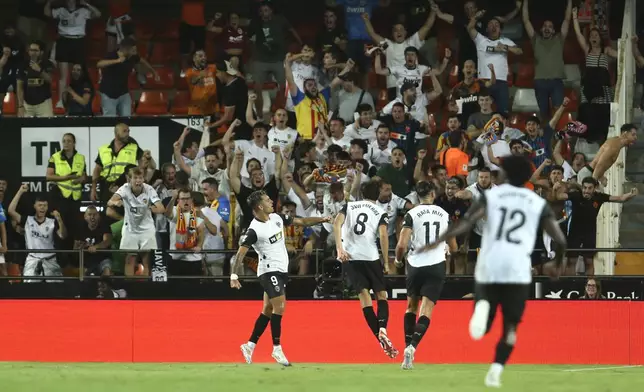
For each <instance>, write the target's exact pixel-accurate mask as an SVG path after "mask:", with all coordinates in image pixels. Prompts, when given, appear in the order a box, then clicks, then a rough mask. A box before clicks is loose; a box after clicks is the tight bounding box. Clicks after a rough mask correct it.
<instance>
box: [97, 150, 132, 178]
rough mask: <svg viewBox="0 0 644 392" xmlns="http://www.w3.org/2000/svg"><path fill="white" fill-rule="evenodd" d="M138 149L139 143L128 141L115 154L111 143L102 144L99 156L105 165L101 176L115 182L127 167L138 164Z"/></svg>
mask: <svg viewBox="0 0 644 392" xmlns="http://www.w3.org/2000/svg"><path fill="white" fill-rule="evenodd" d="M138 151H139V145H138V144H136V143H128V144H127V145H126V146H124V147H123V148H121V150H120V151H119V152H118V154H117V155H116V156H115V155H114V151H113V150H112V147H111V145H110V144H106V145H104V146H101V148H99V149H98V156H99V157H100V158H101V164H102V166H103V170H101V178H103V179H104V180H105V181H107V182H115V181H116V180H117V179H118V178H119V177H121V175H122V174H123V173H124V172H125V168H126V167H127V166H128V165H138V160H137V159H136V153H137V152H138Z"/></svg>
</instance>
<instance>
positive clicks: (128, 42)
mask: <svg viewBox="0 0 644 392" xmlns="http://www.w3.org/2000/svg"><path fill="white" fill-rule="evenodd" d="M135 46H136V41H134V39H133V38H130V37H125V38H123V40H122V41H121V43H120V44H119V47H120V48H128V49H129V48H133V47H135Z"/></svg>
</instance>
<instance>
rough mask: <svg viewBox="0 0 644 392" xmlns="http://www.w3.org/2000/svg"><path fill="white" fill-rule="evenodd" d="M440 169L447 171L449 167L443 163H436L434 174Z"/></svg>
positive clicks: (433, 168) (433, 167) (433, 169)
mask: <svg viewBox="0 0 644 392" xmlns="http://www.w3.org/2000/svg"><path fill="white" fill-rule="evenodd" d="M439 170H445V171H447V168H446V167H445V166H443V165H434V166H432V174H436V173H438V171H439Z"/></svg>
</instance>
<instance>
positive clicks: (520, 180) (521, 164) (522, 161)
mask: <svg viewBox="0 0 644 392" xmlns="http://www.w3.org/2000/svg"><path fill="white" fill-rule="evenodd" d="M501 168H502V169H503V171H504V172H505V176H506V178H507V180H508V182H509V183H510V185H513V186H523V185H524V184H525V183H526V182H527V181H528V180H529V179H530V177H531V176H532V166H531V165H530V161H528V159H527V158H525V157H519V156H515V155H509V156H507V157H504V158H503V160H502V161H501ZM486 169H487V168H486ZM481 171H483V169H481V170H479V172H481ZM488 171H490V169H488Z"/></svg>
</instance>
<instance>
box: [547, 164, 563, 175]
mask: <svg viewBox="0 0 644 392" xmlns="http://www.w3.org/2000/svg"><path fill="white" fill-rule="evenodd" d="M553 171H560V172H561V173H562V174H563V173H564V168H563V166H561V165H552V166H550V173H552V172H553Z"/></svg>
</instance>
